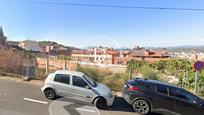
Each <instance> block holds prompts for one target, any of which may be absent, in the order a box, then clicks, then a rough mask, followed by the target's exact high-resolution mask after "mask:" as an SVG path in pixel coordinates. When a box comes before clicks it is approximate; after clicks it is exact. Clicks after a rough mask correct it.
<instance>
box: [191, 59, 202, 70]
mask: <svg viewBox="0 0 204 115" xmlns="http://www.w3.org/2000/svg"><path fill="white" fill-rule="evenodd" d="M203 67H204V62H202V61H196V62H195V63H194V64H193V68H194V69H195V70H196V71H201V70H202V69H203Z"/></svg>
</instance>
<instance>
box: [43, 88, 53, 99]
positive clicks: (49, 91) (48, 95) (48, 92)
mask: <svg viewBox="0 0 204 115" xmlns="http://www.w3.org/2000/svg"><path fill="white" fill-rule="evenodd" d="M44 94H45V96H46V98H48V99H52V100H53V99H55V98H56V93H55V91H54V90H53V89H51V88H49V89H46V90H45V91H44Z"/></svg>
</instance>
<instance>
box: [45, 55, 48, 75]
mask: <svg viewBox="0 0 204 115" xmlns="http://www.w3.org/2000/svg"><path fill="white" fill-rule="evenodd" d="M45 71H46V75H48V71H49V60H48V58H47V59H46V67H45Z"/></svg>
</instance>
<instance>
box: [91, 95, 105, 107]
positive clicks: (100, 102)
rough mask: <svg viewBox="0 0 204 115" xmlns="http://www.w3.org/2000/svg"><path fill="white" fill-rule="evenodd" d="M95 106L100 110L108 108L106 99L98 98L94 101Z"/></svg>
mask: <svg viewBox="0 0 204 115" xmlns="http://www.w3.org/2000/svg"><path fill="white" fill-rule="evenodd" d="M94 105H95V106H96V108H98V109H105V108H106V107H107V102H106V100H105V99H104V98H101V97H100V98H96V100H95V101H94Z"/></svg>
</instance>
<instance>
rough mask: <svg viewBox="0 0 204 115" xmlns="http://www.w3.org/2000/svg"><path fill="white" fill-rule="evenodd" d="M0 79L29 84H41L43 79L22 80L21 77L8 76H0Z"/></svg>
mask: <svg viewBox="0 0 204 115" xmlns="http://www.w3.org/2000/svg"><path fill="white" fill-rule="evenodd" d="M0 80H10V81H15V82H19V83H25V84H31V85H40V86H41V85H43V81H41V80H31V81H23V79H22V78H17V77H10V76H0Z"/></svg>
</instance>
